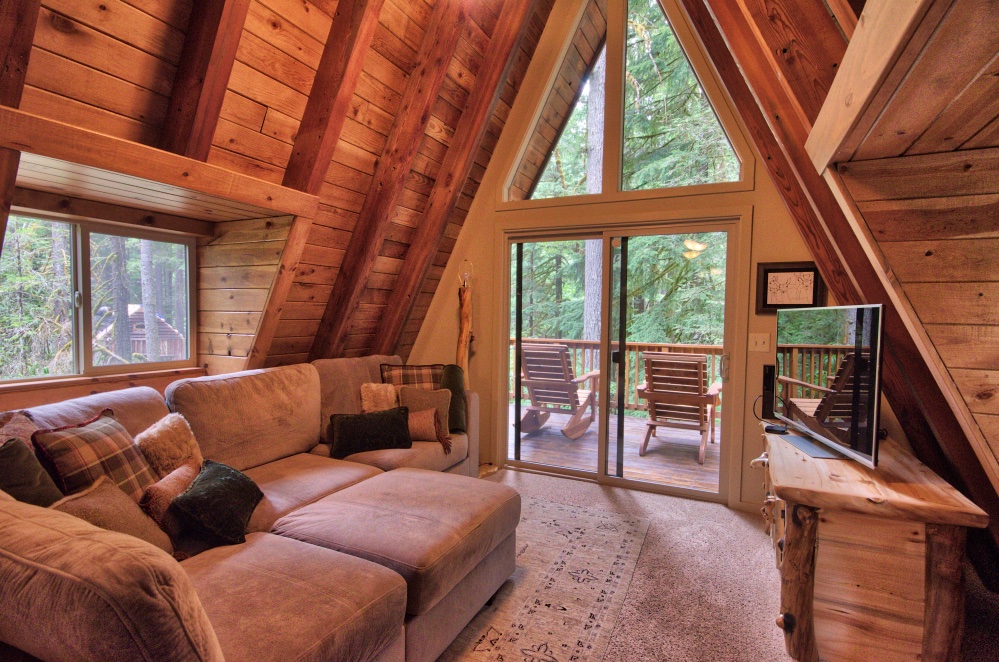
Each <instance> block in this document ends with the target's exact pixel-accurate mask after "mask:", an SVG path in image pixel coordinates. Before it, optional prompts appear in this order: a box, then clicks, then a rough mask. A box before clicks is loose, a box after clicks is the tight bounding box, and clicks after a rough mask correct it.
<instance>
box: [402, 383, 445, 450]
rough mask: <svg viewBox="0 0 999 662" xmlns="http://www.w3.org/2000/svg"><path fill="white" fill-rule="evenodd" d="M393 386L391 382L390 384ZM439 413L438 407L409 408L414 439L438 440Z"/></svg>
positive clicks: (410, 432)
mask: <svg viewBox="0 0 999 662" xmlns="http://www.w3.org/2000/svg"><path fill="white" fill-rule="evenodd" d="M390 386H391V384H390ZM438 420H439V419H438V413H437V410H436V409H424V410H423V411H413V410H412V409H410V410H409V436H410V438H412V439H413V441H437V433H438V432H440V426H439V425H438Z"/></svg>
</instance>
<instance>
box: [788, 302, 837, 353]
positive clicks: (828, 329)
mask: <svg viewBox="0 0 999 662" xmlns="http://www.w3.org/2000/svg"><path fill="white" fill-rule="evenodd" d="M778 314H779V315H780V324H779V325H778V331H779V334H778V335H779V337H778V338H777V340H778V342H780V344H781V345H843V344H846V343H847V342H848V341H849V340H850V338H849V337H848V335H849V333H848V332H849V327H850V320H849V319H848V317H847V311H846V310H845V309H842V308H829V309H827V310H810V311H808V313H807V314H802V313H800V312H792V313H791V314H787V313H783V312H781V313H778Z"/></svg>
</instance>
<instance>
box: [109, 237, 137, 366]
mask: <svg viewBox="0 0 999 662" xmlns="http://www.w3.org/2000/svg"><path fill="white" fill-rule="evenodd" d="M111 250H112V251H114V257H113V259H112V261H111V264H112V272H111V286H112V288H113V291H114V329H113V330H114V338H113V341H114V342H113V344H112V347H113V348H114V350H113V351H114V353H115V356H117V357H118V359H114V358H112V359H111V360H110V361H109V363H131V362H132V322H131V320H129V319H128V298H129V297H128V289H129V288H128V242H127V240H126V239H125V237H112V238H111Z"/></svg>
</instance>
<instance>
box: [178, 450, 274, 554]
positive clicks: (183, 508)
mask: <svg viewBox="0 0 999 662" xmlns="http://www.w3.org/2000/svg"><path fill="white" fill-rule="evenodd" d="M263 498H264V493H263V492H261V491H260V488H259V487H257V484H256V483H254V482H253V480H252V479H251V478H250V477H249V476H247V475H246V474H244V473H242V472H240V471H237V470H236V469H233V468H232V467H230V466H228V465H226V464H222V463H221V462H213V461H212V460H205V463H204V464H203V465H202V466H201V473H199V474H198V476H197V478H195V479H194V482H192V483H191V486H190V487H188V488H187V489H186V490H185V491H184V492H182V493H181V494H180V495H179V496H178V497H177V498H175V499H174V500H173V502H172V503H171V504H170V507H169V509H168V512H170V513H172V514H173V515H174V516H175V517H176V518H177V521H178V522H179V523H180V528H181V534H180V535H181V538H190V539H194V540H196V541H200V542H202V543H205V544H206V545H207V546H208V547H217V546H219V545H236V544H239V543H242V542H246V525H247V524H248V523H249V521H250V515H252V514H253V509H254V508H256V507H257V504H258V503H260V500H261V499H263Z"/></svg>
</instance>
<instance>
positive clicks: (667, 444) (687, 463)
mask: <svg viewBox="0 0 999 662" xmlns="http://www.w3.org/2000/svg"><path fill="white" fill-rule="evenodd" d="M514 416H515V413H514V407H513V405H511V406H510V419H509V420H511V421H512V420H514ZM568 419H569V417H568V415H561V414H552V416H551V418H550V419H549V421H548V423H547V424H546V425H545V427H544V428H542V429H541V430H539V431H538V432H535V433H533V434H528V435H523V436H522V439H521V443H520V459H521V460H522V461H524V462H534V463H537V464H544V465H548V466H553V467H566V468H569V469H577V470H582V471H596V470H597V423H596V421H594V422H593V425H592V426H591V427H590V429H589V430H588V431H587V432H586V433H585V434H584V435H583V436H582V437H580V438H579V439H576V440H572V439H569V438H567V437H565V436H563V435H562V433H561V432H560V429H561V427H562V425H564V424H565V421H567V420H568ZM645 421H646V419H645V418H644V417H642V418H639V417H634V416H627V417H625V432H624V477H625V478H629V479H632V480H640V481H646V482H652V483H660V484H664V485H671V486H674V487H684V488H689V489H694V490H701V491H705V492H717V491H718V470H719V464H720V453H719V449H720V444H719V443H714V444H712V443H708V449H707V453H706V455H705V458H704V464H703V465H702V464H698V463H697V450H698V447H699V444H700V435H699V434H698V433H697V432H693V431H687V430H672V429H669V428H660V430H659V432H658V436H657V437H653V438H652V440H651V441H650V442H649V449H648V451H647V452H646V454H645V456H644V457H642V456H640V455H639V454H638V447H639V446H640V445H641V443H642V439H643V438H644V437H645V430H646V427H645ZM611 425H616V420H615V419H614V418H612V419H611ZM715 435H716V436H715V440H716V442H718V441H719V440H720V439H721V425H717V426H716V428H715ZM508 440H509V448H508V457H510V458H511V459H512V458H513V428H512V426H511V428H510V434H509V437H508ZM616 448H617V447H616V444H615V443H614V442H612V443H611V449H612V450H611V452H612V455H611V461H612V462H613V461H614V457H615V456H614V455H613V453H615V452H616ZM612 466H613V465H612ZM612 473H613V472H612Z"/></svg>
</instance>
